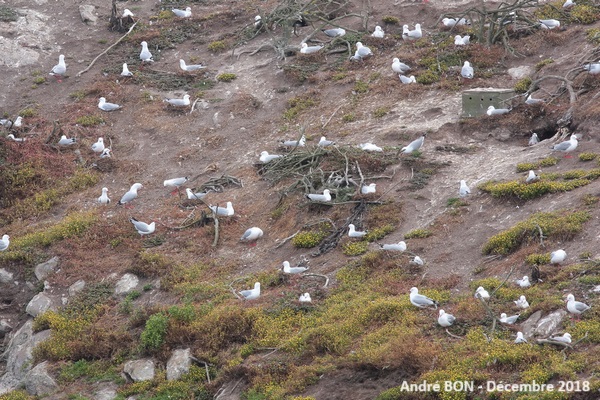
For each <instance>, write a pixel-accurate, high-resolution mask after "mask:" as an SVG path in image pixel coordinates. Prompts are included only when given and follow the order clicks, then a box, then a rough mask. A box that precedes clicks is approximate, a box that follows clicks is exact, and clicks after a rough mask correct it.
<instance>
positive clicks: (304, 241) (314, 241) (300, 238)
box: [292, 230, 327, 249]
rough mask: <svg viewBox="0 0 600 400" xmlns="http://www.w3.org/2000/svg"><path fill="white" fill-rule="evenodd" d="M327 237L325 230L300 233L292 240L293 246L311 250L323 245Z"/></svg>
mask: <svg viewBox="0 0 600 400" xmlns="http://www.w3.org/2000/svg"><path fill="white" fill-rule="evenodd" d="M326 236H327V232H326V231H323V230H318V231H303V232H299V233H298V234H297V235H296V236H294V237H293V238H292V245H293V246H294V247H298V248H303V249H310V248H312V247H315V246H317V245H318V244H319V243H321V241H322V240H323V239H325V237H326Z"/></svg>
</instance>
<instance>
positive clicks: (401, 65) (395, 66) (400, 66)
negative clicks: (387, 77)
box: [392, 57, 410, 74]
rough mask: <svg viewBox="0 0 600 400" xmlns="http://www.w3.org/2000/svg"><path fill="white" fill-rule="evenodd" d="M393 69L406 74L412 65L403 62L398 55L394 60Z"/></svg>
mask: <svg viewBox="0 0 600 400" xmlns="http://www.w3.org/2000/svg"><path fill="white" fill-rule="evenodd" d="M392 71H394V72H395V73H397V74H404V73H406V72H408V71H410V67H409V66H408V65H406V64H404V63H403V62H401V61H400V59H399V58H398V57H396V58H394V59H393V60H392Z"/></svg>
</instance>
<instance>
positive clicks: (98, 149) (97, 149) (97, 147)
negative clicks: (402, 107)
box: [92, 137, 104, 153]
mask: <svg viewBox="0 0 600 400" xmlns="http://www.w3.org/2000/svg"><path fill="white" fill-rule="evenodd" d="M92 151H93V152H94V153H102V152H103V151H104V139H102V138H101V137H100V138H98V141H97V142H96V143H94V144H93V145H92Z"/></svg>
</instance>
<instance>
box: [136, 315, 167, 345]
mask: <svg viewBox="0 0 600 400" xmlns="http://www.w3.org/2000/svg"><path fill="white" fill-rule="evenodd" d="M168 327H169V318H168V317H167V316H166V315H165V314H163V313H157V314H154V315H152V316H150V318H148V321H146V328H145V329H144V331H143V332H142V336H141V337H140V340H141V345H142V347H144V348H146V349H149V350H156V349H158V348H160V346H162V344H163V343H164V341H165V336H166V335H167V328H168Z"/></svg>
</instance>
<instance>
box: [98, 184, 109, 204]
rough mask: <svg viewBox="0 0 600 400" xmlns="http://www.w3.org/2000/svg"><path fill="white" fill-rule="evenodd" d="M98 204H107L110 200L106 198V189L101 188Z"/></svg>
mask: <svg viewBox="0 0 600 400" xmlns="http://www.w3.org/2000/svg"><path fill="white" fill-rule="evenodd" d="M98 203H100V204H109V203H110V199H109V198H108V188H105V187H103V188H102V194H101V195H100V197H98Z"/></svg>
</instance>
